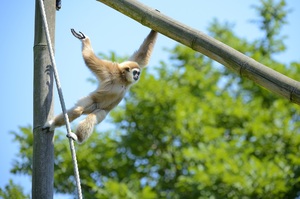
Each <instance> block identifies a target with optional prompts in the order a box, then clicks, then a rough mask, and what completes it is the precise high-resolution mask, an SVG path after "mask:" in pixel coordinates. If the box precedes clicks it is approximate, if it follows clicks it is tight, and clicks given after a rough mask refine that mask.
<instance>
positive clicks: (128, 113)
mask: <svg viewBox="0 0 300 199" xmlns="http://www.w3.org/2000/svg"><path fill="white" fill-rule="evenodd" d="M255 9H256V10H257V12H258V14H259V16H260V18H259V20H258V24H259V28H260V29H261V31H262V32H263V33H264V36H263V37H262V38H259V39H257V40H255V41H252V42H250V41H247V40H245V39H242V38H240V37H239V36H237V35H235V34H234V32H233V31H232V28H233V26H232V25H230V24H221V23H220V22H218V21H217V20H215V21H213V22H212V24H211V25H210V28H209V33H210V34H211V35H212V36H213V37H215V38H217V39H219V40H220V41H222V42H224V43H226V44H228V45H230V46H232V47H234V48H235V49H237V50H239V51H241V52H243V53H245V54H247V55H248V56H251V57H253V58H254V59H256V60H258V61H260V62H262V63H264V64H266V65H268V66H271V67H272V68H274V69H275V70H277V71H279V72H281V73H284V74H286V75H287V76H290V77H292V78H295V79H300V77H299V74H300V71H299V68H300V67H299V66H300V63H296V62H294V63H291V64H290V65H285V64H283V63H280V62H278V61H276V60H275V59H274V55H275V54H278V53H280V52H282V51H284V50H285V46H284V43H283V40H282V36H281V35H280V34H279V33H280V29H281V28H282V25H284V24H285V23H286V19H285V17H286V14H287V10H286V5H285V2H284V1H279V2H276V1H273V0H261V5H259V6H256V7H255ZM170 53H171V55H172V56H171V57H170V60H169V61H168V62H167V63H166V62H161V63H160V66H159V67H157V68H156V69H155V71H153V70H152V73H150V72H144V73H143V75H142V78H141V80H140V81H139V83H138V84H136V85H134V86H133V87H132V88H131V90H130V93H129V94H128V95H127V97H126V99H125V103H122V105H121V106H119V107H118V108H117V109H116V110H115V111H113V112H112V113H111V118H112V120H113V123H114V124H116V126H117V129H118V130H116V131H113V132H112V131H111V132H101V133H96V132H95V133H94V134H93V135H92V137H91V138H90V139H89V140H88V142H86V143H84V144H83V145H78V146H77V147H78V148H79V150H78V154H77V155H78V162H79V168H80V175H81V182H82V189H83V194H84V198H130V199H131V198H146V199H148V198H172V199H176V198H295V197H296V196H297V194H298V192H299V190H300V183H299V180H300V178H299V175H300V172H299V171H300V167H299V165H300V158H299V155H298V153H299V147H300V134H299V133H300V126H299V119H300V118H299V115H298V113H297V108H298V107H297V106H296V105H294V104H291V103H289V102H288V101H287V100H285V99H282V98H280V97H278V96H276V95H274V94H272V93H270V92H269V91H266V90H264V89H262V88H260V87H258V86H257V85H255V84H254V83H253V82H251V81H249V80H247V79H243V78H241V77H239V76H238V75H236V74H233V73H232V72H231V71H228V70H227V69H225V68H224V67H222V66H220V65H218V64H216V63H215V62H213V61H211V60H210V59H208V58H206V57H204V56H203V55H201V54H200V53H197V52H194V51H193V50H191V49H189V48H187V47H184V46H181V45H178V46H176V47H175V48H174V49H172V50H171V51H170ZM114 57H115V55H114ZM21 131H22V132H21V133H14V134H15V137H16V140H17V141H18V142H20V144H21V145H20V146H21V153H20V154H21V155H20V158H19V159H18V161H16V162H15V164H14V168H13V170H12V171H13V172H15V173H24V174H29V175H30V174H31V168H30V165H31V155H32V154H31V148H30V147H29V146H31V144H32V133H31V131H30V128H23V129H21ZM71 165H72V164H71V155H70V152H69V147H68V142H67V141H66V138H65V135H63V134H60V133H58V134H57V135H56V140H55V189H56V191H57V192H61V193H74V192H75V190H74V189H75V184H74V177H73V168H72V166H71ZM62 179H63V180H62Z"/></svg>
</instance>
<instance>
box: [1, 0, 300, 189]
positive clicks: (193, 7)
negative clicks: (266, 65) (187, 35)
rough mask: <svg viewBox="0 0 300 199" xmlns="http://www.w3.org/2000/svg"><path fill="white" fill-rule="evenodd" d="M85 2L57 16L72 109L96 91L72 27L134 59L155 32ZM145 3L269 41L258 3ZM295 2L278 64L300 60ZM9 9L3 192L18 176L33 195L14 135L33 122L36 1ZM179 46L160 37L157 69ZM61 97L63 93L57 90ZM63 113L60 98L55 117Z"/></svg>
mask: <svg viewBox="0 0 300 199" xmlns="http://www.w3.org/2000/svg"><path fill="white" fill-rule="evenodd" d="M82 2H83V1H79V0H75V1H66V0H62V9H61V10H60V11H59V12H57V14H56V35H55V56H56V64H57V67H58V72H59V76H60V81H61V84H62V89H63V92H64V98H65V101H66V106H67V107H71V106H72V105H73V104H74V103H75V102H76V101H77V99H79V98H81V97H83V96H85V95H86V94H88V93H89V92H91V91H93V90H94V89H95V87H96V85H93V84H91V83H89V82H87V79H88V78H89V77H91V73H90V72H89V71H88V69H87V68H86V67H85V65H84V63H83V60H82V57H81V52H80V42H79V41H78V40H77V39H75V38H74V37H73V36H72V35H71V33H70V28H74V29H75V30H79V31H82V32H84V33H85V34H86V35H88V36H89V37H90V38H91V41H92V45H93V48H94V51H95V52H96V53H100V52H101V53H104V54H107V53H108V52H110V51H115V52H116V53H117V54H118V55H130V54H131V53H132V52H133V51H134V50H136V49H137V48H138V47H139V45H140V44H141V42H142V40H143V39H144V37H145V36H146V35H147V34H148V32H149V29H148V28H147V27H144V26H142V25H141V24H139V23H137V22H136V21H134V20H132V19H130V18H128V17H126V16H124V15H122V14H120V13H118V12H117V11H115V10H113V9H111V8H109V7H107V6H105V5H104V4H102V3H99V2H97V1H84V3H82ZM141 2H142V3H144V4H146V5H148V6H150V7H153V8H156V9H158V10H160V11H161V12H162V13H164V14H165V15H168V16H170V17H172V18H174V19H176V20H178V21H180V22H182V23H185V24H186V25H188V26H191V27H193V28H195V29H198V30H200V31H203V32H207V30H206V29H207V27H208V25H209V23H210V22H212V20H213V19H214V18H217V19H219V20H220V21H222V22H225V21H228V22H232V23H234V24H235V27H234V32H235V33H236V34H237V35H239V36H241V37H244V38H246V39H249V40H252V39H255V38H257V37H259V36H261V35H260V32H259V30H258V28H257V26H255V25H254V24H252V23H250V22H249V21H250V19H254V18H256V17H257V15H256V13H255V10H254V9H251V8H250V5H253V4H258V2H259V1H258V0H255V1H241V0H228V1H220V0H210V1H204V0H186V1H170V0H169V1H167V0H166V1H161V0H142V1H141ZM287 3H288V7H289V8H291V9H292V10H293V11H292V13H291V14H289V16H288V22H289V24H288V25H286V26H285V28H284V29H283V32H282V33H283V34H285V35H287V36H288V39H287V40H286V43H287V47H288V50H287V51H286V53H284V54H281V55H280V56H278V59H280V60H281V61H283V62H285V63H289V62H290V61H298V62H300V53H299V48H300V47H299V46H300V39H299V35H300V26H299V19H300V1H296V0H289V1H288V2H287ZM4 4H5V5H2V6H1V12H0V25H1V32H0V38H1V39H2V42H1V45H0V54H1V60H2V64H1V65H2V66H1V68H2V72H3V73H2V77H1V78H0V91H1V93H2V97H1V103H0V105H1V110H2V114H1V120H0V121H1V139H0V157H1V164H0V176H1V177H0V187H4V185H5V184H7V183H8V180H9V179H10V178H13V179H14V180H15V182H17V183H19V184H21V185H22V186H24V187H25V188H26V189H25V190H26V192H30V189H31V181H30V178H28V177H26V178H25V177H22V176H14V175H11V174H10V172H9V170H10V169H11V167H12V162H13V159H14V158H15V157H16V154H17V153H18V145H17V143H13V142H12V139H13V137H12V135H10V134H9V132H11V131H18V127H19V126H27V125H29V124H32V118H33V99H32V96H33V39H34V8H35V3H34V1H19V2H15V1H5V3H4ZM176 44H177V42H175V41H173V40H171V39H169V38H167V37H165V36H163V35H159V38H158V40H157V44H156V46H155V50H154V53H153V56H152V59H151V61H150V64H149V67H151V66H157V65H158V62H159V61H160V60H165V61H167V59H168V56H169V54H168V53H167V52H165V51H164V50H163V49H164V48H172V47H174V46H175V45H176ZM3 60H4V62H3ZM55 95H56V96H57V94H56V91H55ZM60 110H61V109H60V105H59V101H58V98H57V97H56V100H55V114H58V113H59V112H60ZM98 128H100V129H101V128H102V129H103V128H106V126H105V124H101V125H99V127H98ZM62 130H64V129H62ZM66 141H67V139H66ZM79 165H80V162H79ZM70 169H71V168H70Z"/></svg>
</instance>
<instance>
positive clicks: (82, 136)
mask: <svg viewBox="0 0 300 199" xmlns="http://www.w3.org/2000/svg"><path fill="white" fill-rule="evenodd" d="M106 115H107V112H106V111H105V110H100V109H98V110H95V111H94V112H92V113H90V114H88V115H87V117H86V118H85V119H84V120H82V121H81V122H80V123H79V125H78V127H77V130H76V136H77V140H78V142H79V143H82V142H84V141H85V140H86V139H87V138H88V137H89V136H90V135H91V134H92V132H93V130H94V127H95V125H96V124H98V123H100V122H102V120H104V118H105V117H106Z"/></svg>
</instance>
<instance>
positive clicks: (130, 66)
mask: <svg viewBox="0 0 300 199" xmlns="http://www.w3.org/2000/svg"><path fill="white" fill-rule="evenodd" d="M120 67H121V68H123V70H124V72H125V78H126V80H127V81H128V82H130V83H135V82H137V81H138V80H139V78H140V74H141V69H140V67H139V65H138V64H137V63H136V62H131V61H126V62H123V63H121V64H120Z"/></svg>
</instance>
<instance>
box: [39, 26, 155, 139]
mask: <svg viewBox="0 0 300 199" xmlns="http://www.w3.org/2000/svg"><path fill="white" fill-rule="evenodd" d="M71 32H72V34H73V35H74V36H75V37H76V38H78V39H79V40H80V41H81V42H82V55H83V59H84V61H85V64H86V65H87V67H88V68H89V69H90V70H91V71H92V72H93V73H94V74H95V75H96V77H97V79H98V80H99V86H98V88H97V89H96V90H95V91H94V92H92V93H90V94H89V95H88V96H86V97H84V98H82V99H80V100H79V101H78V102H77V103H76V104H75V106H74V107H72V108H71V109H69V110H68V112H67V113H68V117H69V120H70V122H71V121H73V120H74V119H76V118H78V117H79V116H80V115H82V114H86V115H87V116H86V118H85V119H84V120H82V121H81V122H79V124H78V127H77V129H76V132H75V134H74V133H71V135H70V136H71V138H73V139H74V140H75V141H78V142H79V143H82V142H84V141H85V140H86V139H87V138H88V137H89V136H90V135H91V133H92V132H93V129H94V126H95V125H96V124H98V123H100V122H101V121H102V120H103V119H104V118H105V117H106V115H107V114H108V113H109V112H110V111H111V110H112V109H113V108H114V107H115V106H117V105H118V104H119V102H120V101H121V100H122V99H123V97H124V95H125V93H126V91H127V90H128V89H129V87H130V86H131V85H132V84H134V83H136V82H137V81H138V80H139V77H140V73H141V69H142V68H143V67H145V66H146V65H147V64H148V62H149V59H150V56H151V53H152V50H153V47H154V44H155V41H156V38H157V32H155V31H154V30H151V32H150V33H149V35H148V36H147V37H146V39H145V40H144V42H143V43H142V45H141V46H140V48H139V49H138V50H137V51H136V52H135V53H133V55H132V56H131V57H130V58H129V60H128V61H125V62H122V63H114V62H111V61H107V60H102V59H100V58H98V57H97V56H96V55H95V53H94V51H93V49H92V46H91V41H90V39H89V38H88V37H87V36H86V35H84V34H83V33H82V32H79V33H77V32H75V30H74V29H71ZM64 124H65V120H64V116H63V114H62V113H61V114H59V115H58V116H56V117H54V118H53V119H52V120H50V121H48V122H46V124H45V125H44V127H43V129H48V130H50V131H52V130H54V129H55V128H56V127H58V126H62V125H64Z"/></svg>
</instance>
